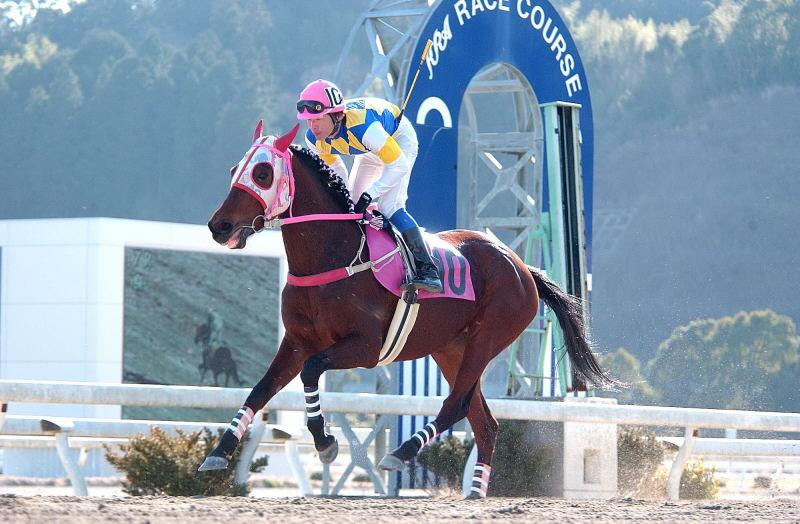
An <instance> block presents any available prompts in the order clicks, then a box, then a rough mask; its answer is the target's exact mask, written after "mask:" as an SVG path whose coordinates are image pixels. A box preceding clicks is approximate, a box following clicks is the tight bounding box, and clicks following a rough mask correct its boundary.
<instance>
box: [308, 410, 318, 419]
mask: <svg viewBox="0 0 800 524" xmlns="http://www.w3.org/2000/svg"><path fill="white" fill-rule="evenodd" d="M320 415H322V410H321V409H318V410H316V411H308V412H306V416H307V417H308V418H312V417H318V416H320Z"/></svg>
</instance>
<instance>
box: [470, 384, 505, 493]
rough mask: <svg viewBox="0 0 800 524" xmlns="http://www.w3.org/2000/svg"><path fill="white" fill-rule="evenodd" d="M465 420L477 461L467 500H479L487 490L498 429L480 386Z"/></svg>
mask: <svg viewBox="0 0 800 524" xmlns="http://www.w3.org/2000/svg"><path fill="white" fill-rule="evenodd" d="M467 419H468V420H469V423H470V426H472V433H473V434H474V435H475V444H476V445H477V446H478V460H477V461H476V463H475V469H474V472H473V475H472V485H471V487H470V492H469V493H468V494H467V498H468V499H479V498H484V497H486V493H487V491H488V490H489V477H490V476H491V473H492V465H491V464H492V457H493V456H494V446H495V443H496V442H497V431H498V429H499V427H500V426H499V424H498V423H497V419H495V418H494V416H493V415H492V413H491V411H489V405H488V404H487V403H486V398H484V396H483V392H482V391H481V390H480V385H479V386H478V388H477V389H476V390H475V393H474V394H473V396H472V402H470V408H469V414H468V415H467ZM465 473H466V472H465Z"/></svg>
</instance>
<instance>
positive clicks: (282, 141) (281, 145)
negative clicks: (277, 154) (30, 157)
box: [275, 124, 300, 151]
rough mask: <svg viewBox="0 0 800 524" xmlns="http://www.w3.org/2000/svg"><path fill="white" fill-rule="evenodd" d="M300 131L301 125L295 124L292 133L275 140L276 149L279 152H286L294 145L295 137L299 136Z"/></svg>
mask: <svg viewBox="0 0 800 524" xmlns="http://www.w3.org/2000/svg"><path fill="white" fill-rule="evenodd" d="M298 129H300V124H295V125H294V127H293V128H292V129H291V131H289V132H288V133H286V134H285V135H283V136H282V137H280V138H279V139H277V140H275V149H277V150H278V151H286V149H287V148H288V147H289V145H290V144H291V143H292V140H294V137H295V136H296V135H297V130H298Z"/></svg>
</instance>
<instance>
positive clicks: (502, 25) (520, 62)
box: [405, 0, 593, 270]
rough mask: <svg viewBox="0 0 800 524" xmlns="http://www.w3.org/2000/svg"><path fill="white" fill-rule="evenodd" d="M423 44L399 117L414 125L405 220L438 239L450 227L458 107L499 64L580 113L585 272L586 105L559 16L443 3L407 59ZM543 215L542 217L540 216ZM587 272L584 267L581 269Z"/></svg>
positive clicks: (469, 2)
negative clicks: (416, 145) (416, 149)
mask: <svg viewBox="0 0 800 524" xmlns="http://www.w3.org/2000/svg"><path fill="white" fill-rule="evenodd" d="M428 39H430V40H432V42H433V44H432V46H431V49H430V51H429V53H428V56H427V59H426V61H425V63H423V64H422V70H421V72H420V75H419V78H418V80H417V83H416V85H415V87H414V92H413V94H412V95H411V99H410V100H409V102H408V106H407V107H406V113H405V114H406V116H407V117H408V118H410V119H411V120H412V121H413V122H415V128H416V130H417V135H418V138H419V142H420V153H419V157H418V158H417V162H416V164H415V166H414V174H413V176H412V177H411V186H410V188H409V195H410V203H409V204H410V209H411V211H412V213H413V214H414V215H415V216H416V217H417V218H418V220H419V221H420V223H421V224H422V225H424V226H426V227H427V228H428V229H432V230H435V231H440V230H444V229H452V228H454V227H456V207H457V202H456V200H457V189H456V188H457V158H458V116H459V110H460V108H461V101H462V99H463V97H464V93H465V91H466V89H467V86H468V85H469V83H470V81H471V80H472V78H473V77H474V76H475V75H476V74H477V73H478V71H480V70H481V69H483V68H484V67H485V66H487V65H490V64H493V63H498V62H501V63H506V64H509V65H511V66H513V67H515V68H516V69H518V70H519V71H520V73H522V75H523V76H525V78H526V79H527V80H528V82H529V83H530V85H531V86H532V88H533V90H534V92H535V93H536V98H537V99H538V101H539V103H540V104H546V103H549V102H557V101H560V102H571V103H576V104H580V105H581V110H580V119H581V122H580V126H581V135H582V139H583V145H582V151H581V158H582V178H583V189H584V213H585V224H586V254H587V265H589V264H590V260H591V239H592V220H591V217H592V167H593V124H592V103H591V98H590V96H589V86H588V82H587V80H586V73H585V71H584V68H583V64H582V62H581V59H580V56H579V55H578V49H577V47H576V45H575V42H574V40H573V39H572V37H571V36H570V34H569V31H568V30H567V26H566V24H565V23H564V21H563V20H562V19H561V17H560V16H559V14H558V12H557V11H556V10H555V8H554V7H553V6H552V5H551V4H550V2H548V1H546V0H442V2H440V3H439V5H438V6H437V7H436V8H435V9H434V10H433V12H432V13H431V14H430V16H429V17H428V20H427V22H426V24H425V27H424V28H423V29H422V31H421V33H420V37H419V41H418V42H417V46H416V49H415V51H414V55H413V56H414V57H419V56H421V55H422V51H423V49H424V47H425V43H426V42H427V40H428ZM411 62H412V64H411V70H410V71H409V74H408V85H407V86H406V92H408V88H409V87H410V85H411V82H412V80H413V78H414V73H415V72H416V67H417V65H418V64H419V61H418V60H417V59H413V60H412V61H411ZM454 126H455V127H454ZM542 160H544V161H546V159H542ZM544 167H545V169H546V168H547V166H546V165H545V166H544ZM547 202H548V199H547V198H544V199H543V205H544V206H547ZM542 211H547V208H546V207H545V208H543V209H542ZM590 268H591V266H590V265H589V268H587V269H589V270H591V269H590Z"/></svg>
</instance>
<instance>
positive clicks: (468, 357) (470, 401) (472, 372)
mask: <svg viewBox="0 0 800 524" xmlns="http://www.w3.org/2000/svg"><path fill="white" fill-rule="evenodd" d="M482 347H483V348H485V347H491V346H489V345H488V344H480V343H477V342H476V341H475V340H474V339H473V340H472V341H471V342H470V343H469V344H468V345H467V347H466V349H464V351H463V353H462V354H463V358H459V355H458V352H457V351H448V352H446V353H437V354H434V355H433V357H434V360H436V363H437V364H438V365H439V369H441V370H442V373H443V374H444V376H445V378H446V379H447V381H448V383H449V384H450V387H451V391H450V395H448V397H447V398H446V399H445V401H444V404H443V405H442V409H441V410H440V411H439V414H438V415H437V417H436V419H435V420H434V421H433V422H431V423H429V424H428V425H426V426H425V427H424V428H423V429H421V430H420V431H418V432H417V433H415V434H414V435H412V436H411V438H410V439H408V440H406V441H405V442H403V444H401V445H400V447H399V448H397V449H395V450H394V451H392V452H391V453H389V454H388V455H386V456H385V457H383V459H382V460H381V461H380V463H379V464H378V467H380V468H381V469H385V470H398V471H399V470H402V469H403V468H404V467H405V465H406V463H408V461H410V460H411V459H412V458H414V457H415V456H416V455H417V454H418V453H419V451H420V450H421V449H422V448H423V447H424V446H425V445H427V444H428V443H429V442H431V441H432V440H433V439H434V438H435V437H436V436H437V435H438V434H440V433H443V432H444V431H446V430H447V429H448V428H450V427H452V426H453V425H454V424H455V423H456V422H458V421H459V420H461V419H462V418H464V417H465V416H466V417H467V418H468V420H469V422H470V425H471V426H472V430H473V433H474V434H475V442H476V444H477V446H478V462H477V463H476V465H475V475H474V476H473V489H472V490H471V492H470V493H469V494H468V495H467V498H483V497H485V496H486V492H487V490H488V485H489V475H490V473H491V465H490V464H491V461H492V456H493V454H494V446H495V442H496V441H497V429H498V424H497V421H496V420H495V419H494V417H493V416H492V415H491V413H490V411H489V406H488V405H487V404H486V400H485V399H484V397H483V393H482V392H481V387H480V377H481V375H482V374H483V371H484V369H485V368H486V366H487V364H488V363H489V362H490V361H491V359H492V358H494V357H495V356H496V355H497V353H499V350H498V351H497V352H488V353H487V352H482V351H480V348H482ZM503 347H505V346H503ZM470 348H472V349H470ZM501 349H502V348H501Z"/></svg>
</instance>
